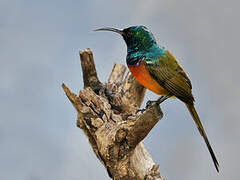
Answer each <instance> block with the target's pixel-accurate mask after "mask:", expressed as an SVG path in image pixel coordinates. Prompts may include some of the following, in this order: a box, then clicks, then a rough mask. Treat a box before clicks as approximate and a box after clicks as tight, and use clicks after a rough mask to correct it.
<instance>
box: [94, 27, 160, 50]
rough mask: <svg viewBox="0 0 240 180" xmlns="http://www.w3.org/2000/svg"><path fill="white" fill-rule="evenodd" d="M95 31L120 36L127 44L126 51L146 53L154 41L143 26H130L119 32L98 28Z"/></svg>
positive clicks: (118, 30) (154, 43)
mask: <svg viewBox="0 0 240 180" xmlns="http://www.w3.org/2000/svg"><path fill="white" fill-rule="evenodd" d="M95 31H112V32H116V33H118V34H120V35H121V36H122V37H123V39H124V40H125V42H126V44H127V48H128V51H147V50H148V49H149V48H151V47H152V46H153V45H156V40H155V38H154V36H153V34H152V33H151V32H150V31H149V30H148V29H147V28H146V27H145V26H131V27H128V28H126V29H123V30H120V29H115V28H100V29H96V30H95Z"/></svg>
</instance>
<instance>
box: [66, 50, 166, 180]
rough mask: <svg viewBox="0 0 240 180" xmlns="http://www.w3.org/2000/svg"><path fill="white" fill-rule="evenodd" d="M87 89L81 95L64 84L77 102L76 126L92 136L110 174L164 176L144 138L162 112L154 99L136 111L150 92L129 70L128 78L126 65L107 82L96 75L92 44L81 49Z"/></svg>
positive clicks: (146, 178) (150, 178)
mask: <svg viewBox="0 0 240 180" xmlns="http://www.w3.org/2000/svg"><path fill="white" fill-rule="evenodd" d="M80 57H81V65H82V70H83V79H84V89H83V90H81V91H80V92H79V96H77V95H75V94H74V93H72V92H71V91H70V90H69V89H68V88H67V86H66V85H64V84H63V85H62V87H63V89H64V91H65V93H66V95H67V97H68V99H69V100H70V102H71V103H72V105H73V106H74V107H75V109H76V111H77V113H78V118H77V126H78V127H79V128H81V129H82V130H83V131H84V133H85V135H86V136H87V138H88V140H89V143H90V145H91V146H92V149H93V151H94V153H95V154H96V156H97V157H98V159H99V160H100V161H101V162H102V163H103V165H104V166H105V168H106V169H107V172H108V174H109V176H110V177H111V178H112V179H116V180H122V179H126V180H133V179H134V180H135V179H136V180H141V179H144V180H163V179H164V178H163V177H162V176H160V173H159V171H158V165H156V164H155V163H154V161H153V160H152V158H151V156H150V154H149V153H148V152H147V150H146V149H145V148H144V146H143V144H142V142H141V141H142V140H143V139H144V138H145V137H146V136H147V134H148V133H149V132H150V130H151V129H152V128H153V127H154V125H155V124H156V123H157V122H158V121H159V120H160V119H161V118H162V116H163V113H162V111H161V109H160V107H159V106H158V105H156V104H155V103H153V104H152V105H150V106H149V107H148V108H147V109H146V110H143V111H141V112H138V113H136V112H137V109H138V108H139V107H140V105H141V103H142V100H143V98H144V94H145V88H144V87H142V86H141V85H140V84H139V83H138V82H137V81H136V80H135V79H134V78H133V77H132V75H131V74H130V73H128V74H127V75H126V77H125V79H124V80H123V77H124V73H125V70H126V68H125V67H124V66H123V65H119V64H115V65H114V67H113V69H112V72H111V74H110V76H109V78H108V81H107V82H106V83H105V84H102V83H101V82H100V81H99V80H98V77H97V73H96V69H95V65H94V60H93V55H92V52H91V50H90V49H86V50H82V51H80Z"/></svg>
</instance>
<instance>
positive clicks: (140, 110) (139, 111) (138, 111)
mask: <svg viewBox="0 0 240 180" xmlns="http://www.w3.org/2000/svg"><path fill="white" fill-rule="evenodd" d="M145 110H146V108H143V109H138V110H137V112H136V114H138V113H143V112H144V111H145Z"/></svg>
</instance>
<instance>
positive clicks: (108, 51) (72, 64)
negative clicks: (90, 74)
mask: <svg viewBox="0 0 240 180" xmlns="http://www.w3.org/2000/svg"><path fill="white" fill-rule="evenodd" d="M239 6H240V3H239V2H238V1H234V0H229V1H223V0H211V1H207V0H195V1H191V0H182V1H177V0H149V1H144V0H138V1H135V0H132V1H127V0H122V1H111V0H102V1H100V0H98V1H87V0H79V1H77V0H70V1H63V0H61V1H55V0H52V1H46V0H43V1H30V0H0V82H1V84H0V98H1V101H0V114H1V119H0V179H2V180H14V179H18V180H52V179H58V180H77V179H89V180H95V179H109V178H108V176H107V173H106V171H105V170H104V168H103V167H102V165H101V163H100V162H99V161H98V160H97V159H96V157H95V155H94V154H93V152H92V150H91V148H90V146H89V145H88V142H87V140H86V138H85V136H84V134H83V133H82V132H81V130H80V129H78V128H77V127H76V126H75V124H76V112H75V110H74V109H73V107H72V106H71V104H70V103H69V101H68V100H67V98H66V97H65V95H64V93H63V91H62V89H61V83H62V82H64V83H66V85H68V86H69V87H70V88H71V89H72V90H73V91H74V92H75V93H78V91H79V90H80V89H81V88H82V87H83V82H82V73H81V68H80V61H79V56H78V51H79V50H81V49H85V48H91V49H92V50H93V53H94V57H95V62H96V67H97V70H98V75H99V78H100V79H101V81H105V80H106V79H107V77H108V74H109V73H110V70H111V67H112V66H113V64H114V63H115V62H118V63H121V64H125V56H126V46H125V44H124V41H123V40H122V38H121V37H120V36H118V35H117V34H114V33H110V32H104V33H103V32H101V33H100V32H93V31H92V30H93V29H95V28H100V27H105V26H110V27H115V28H125V27H128V26H131V25H145V26H147V27H148V28H149V29H150V30H151V31H152V32H153V34H154V35H155V37H156V39H157V41H158V43H159V44H161V45H162V46H165V47H166V48H167V49H169V50H170V51H171V52H172V54H173V55H174V56H175V57H176V58H177V59H178V60H179V62H180V63H181V64H182V66H183V67H184V69H185V70H186V71H187V72H188V74H189V77H190V79H191V81H192V84H193V94H194V95H195V99H196V108H197V111H198V112H199V115H200V118H201V120H202V122H203V125H204V127H205V129H206V131H207V134H208V137H209V139H210V142H211V144H212V146H213V148H214V150H215V152H216V156H217V158H218V161H219V164H220V173H219V174H217V173H216V171H215V169H214V166H213V163H212V162H211V159H210V155H209V153H208V151H207V148H206V147H205V144H204V142H203V139H202V138H201V137H200V135H199V133H198V131H197V129H196V128H195V126H194V123H193V121H192V119H191V117H190V115H189V114H188V112H187V109H186V108H185V106H184V105H183V104H182V103H181V102H179V101H178V100H174V99H173V100H168V101H166V102H164V104H163V105H162V110H163V112H164V117H163V119H162V120H161V121H160V122H159V123H158V124H157V125H156V126H155V127H154V129H153V130H152V131H151V133H150V134H149V136H148V137H147V138H146V139H145V141H144V143H145V145H146V148H147V149H148V150H149V152H150V153H151V155H152V156H153V159H154V160H155V162H156V163H158V164H160V171H161V173H162V174H163V175H164V176H165V177H166V178H167V179H169V180H177V179H184V180H193V179H194V180H202V179H205V180H215V179H216V180H226V179H238V178H239V177H240V176H239V173H238V169H239V160H240V155H239V151H240V141H239V138H240V133H239V128H240V127H239V125H240V122H239V118H238V116H239V115H238V114H237V113H238V108H239V107H240V94H239V92H240V83H239V65H240V63H239V55H238V54H239V40H240V38H239V37H240V36H239V32H240V25H239V18H240V12H239ZM155 98H157V96H156V95H154V94H153V93H150V92H147V95H146V97H145V101H144V103H145V102H146V101H147V100H149V99H155Z"/></svg>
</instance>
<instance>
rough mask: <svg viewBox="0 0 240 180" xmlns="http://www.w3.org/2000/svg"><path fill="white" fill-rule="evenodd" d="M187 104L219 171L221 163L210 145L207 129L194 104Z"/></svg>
mask: <svg viewBox="0 0 240 180" xmlns="http://www.w3.org/2000/svg"><path fill="white" fill-rule="evenodd" d="M186 106H187V108H188V110H189V112H190V114H191V116H192V118H193V120H194V122H195V124H196V126H197V128H198V130H199V132H200V134H201V135H202V137H203V139H204V141H205V143H206V145H207V148H208V151H209V152H210V154H211V157H212V160H213V163H214V165H215V168H216V170H217V172H219V164H218V161H217V158H216V156H215V154H214V152H213V150H212V147H211V145H210V143H209V141H208V138H207V134H206V133H205V131H204V129H203V126H202V123H201V121H200V119H199V116H198V114H197V111H196V110H195V108H194V105H191V104H186Z"/></svg>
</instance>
